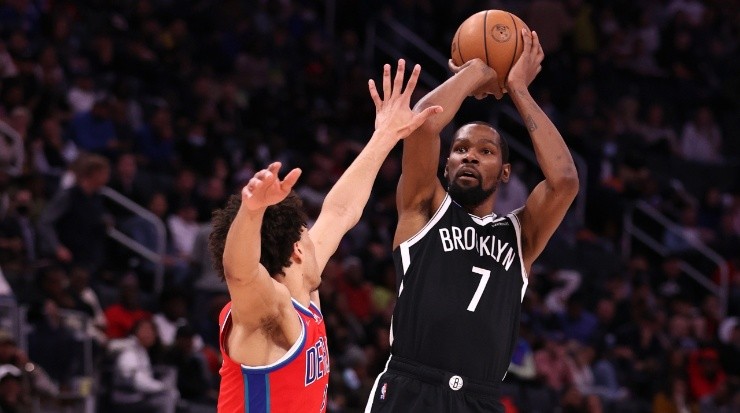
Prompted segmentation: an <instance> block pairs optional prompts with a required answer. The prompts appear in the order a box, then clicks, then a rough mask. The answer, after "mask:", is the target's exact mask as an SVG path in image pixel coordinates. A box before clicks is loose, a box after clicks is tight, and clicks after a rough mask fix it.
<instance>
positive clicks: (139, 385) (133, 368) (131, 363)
mask: <svg viewBox="0 0 740 413" xmlns="http://www.w3.org/2000/svg"><path fill="white" fill-rule="evenodd" d="M157 341H158V337H157V330H156V327H155V326H154V324H153V323H152V322H151V321H150V320H148V319H141V320H139V321H137V322H136V324H134V326H133V327H132V328H131V332H130V334H129V336H128V337H127V338H124V339H119V340H115V341H111V342H110V346H109V350H110V351H111V352H113V353H114V354H115V355H116V357H115V367H114V371H113V394H112V401H113V403H114V404H115V405H117V406H118V407H125V410H126V411H127V412H141V413H145V412H147V413H148V412H155V413H175V408H176V406H177V401H178V400H179V394H178V392H177V390H176V389H175V382H174V376H175V375H174V372H172V371H168V373H169V375H168V376H165V377H161V378H160V377H157V376H156V375H155V372H154V368H153V366H152V361H151V359H150V357H149V353H148V351H150V350H151V349H152V347H154V346H155V345H157Z"/></svg>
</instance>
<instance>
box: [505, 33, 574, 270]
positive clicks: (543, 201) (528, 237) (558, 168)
mask: <svg viewBox="0 0 740 413" xmlns="http://www.w3.org/2000/svg"><path fill="white" fill-rule="evenodd" d="M522 37H523V38H524V50H523V52H522V55H521V57H520V58H519V60H517V62H516V63H515V64H514V67H512V69H511V72H510V73H509V78H508V82H507V89H508V92H509V95H510V96H511V99H512V100H513V101H514V104H515V105H516V108H517V110H518V111H519V114H520V115H521V116H522V119H524V123H525V125H526V127H527V130H528V131H529V135H530V137H531V139H532V144H533V146H534V152H535V155H536V156H537V162H538V163H539V165H540V168H541V169H542V173H543V175H545V180H544V181H542V182H540V183H539V184H538V185H537V186H536V187H535V188H534V190H533V191H532V193H531V194H530V195H529V198H527V202H526V203H525V205H524V208H522V210H521V211H520V212H519V214H518V217H519V220H520V221H521V227H522V249H523V255H524V257H523V258H524V265H525V267H526V269H527V271H529V268H531V266H532V263H533V262H534V260H535V259H536V258H537V257H538V256H539V255H540V253H542V250H544V248H545V245H547V242H548V240H549V239H550V237H552V234H553V233H554V232H555V230H556V229H557V227H558V225H560V223H561V222H562V220H563V218H564V217H565V213H566V212H567V211H568V208H569V207H570V204H571V203H572V202H573V199H575V197H576V195H577V194H578V173H577V172H576V166H575V164H574V163H573V158H572V157H571V155H570V151H569V150H568V147H567V146H566V145H565V141H563V137H562V136H561V135H560V132H558V130H557V128H555V125H553V123H552V121H550V119H549V118H548V117H547V115H546V114H545V113H544V112H543V111H542V109H540V107H539V106H538V105H537V103H536V102H535V101H534V99H533V98H532V96H531V95H530V94H529V91H528V90H527V85H528V84H529V82H531V80H532V79H534V77H535V76H536V75H537V73H538V72H539V70H540V63H542V59H543V58H544V53H543V51H542V46H541V45H540V42H539V39H538V37H537V33H536V32H529V31H527V30H526V29H523V31H522Z"/></svg>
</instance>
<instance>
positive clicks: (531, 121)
mask: <svg viewBox="0 0 740 413" xmlns="http://www.w3.org/2000/svg"><path fill="white" fill-rule="evenodd" d="M525 123H526V124H527V130H529V131H530V132H534V131H535V130H537V124H536V123H534V119H532V115H527V119H526V120H525Z"/></svg>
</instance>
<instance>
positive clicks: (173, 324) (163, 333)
mask: <svg viewBox="0 0 740 413" xmlns="http://www.w3.org/2000/svg"><path fill="white" fill-rule="evenodd" d="M159 307H160V309H161V311H160V312H158V313H156V314H154V316H153V317H152V321H153V322H154V325H156V326H157V332H158V334H159V339H160V341H161V343H162V345H163V346H165V347H170V346H172V345H173V344H175V335H176V333H177V331H178V329H179V328H180V327H182V326H184V325H187V324H188V319H187V315H188V301H187V297H186V296H185V293H184V292H182V291H180V290H176V289H167V290H165V291H164V292H162V294H161V295H160V297H159ZM194 340H195V344H196V350H199V349H200V348H201V347H203V340H202V339H201V338H200V336H197V335H196V336H195V337H194Z"/></svg>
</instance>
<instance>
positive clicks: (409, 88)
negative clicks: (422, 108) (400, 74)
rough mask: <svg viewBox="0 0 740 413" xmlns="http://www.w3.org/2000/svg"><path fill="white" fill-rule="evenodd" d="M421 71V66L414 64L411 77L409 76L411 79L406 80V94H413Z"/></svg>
mask: <svg viewBox="0 0 740 413" xmlns="http://www.w3.org/2000/svg"><path fill="white" fill-rule="evenodd" d="M419 73H421V66H419V65H414V70H413V71H412V72H411V77H409V81H408V82H406V89H405V90H404V91H403V94H404V95H406V96H409V97H410V96H411V94H412V93H414V89H416V82H417V81H418V80H419Z"/></svg>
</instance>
